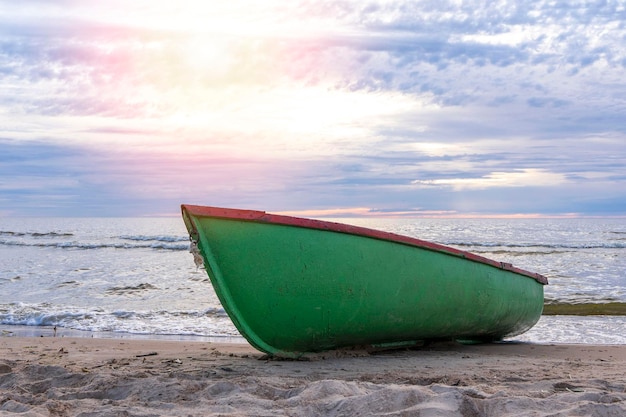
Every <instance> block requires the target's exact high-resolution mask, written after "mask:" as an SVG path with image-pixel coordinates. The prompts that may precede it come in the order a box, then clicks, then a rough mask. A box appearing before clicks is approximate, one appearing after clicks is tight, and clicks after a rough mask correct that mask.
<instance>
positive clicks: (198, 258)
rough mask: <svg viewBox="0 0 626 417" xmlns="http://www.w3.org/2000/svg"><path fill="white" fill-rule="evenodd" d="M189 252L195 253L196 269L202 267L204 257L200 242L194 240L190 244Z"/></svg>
mask: <svg viewBox="0 0 626 417" xmlns="http://www.w3.org/2000/svg"><path fill="white" fill-rule="evenodd" d="M189 252H190V253H191V254H192V255H193V263H194V264H196V270H198V269H200V268H202V267H203V266H204V259H202V255H201V254H200V250H199V249H198V244H197V242H196V241H195V240H192V241H191V243H190V244H189Z"/></svg>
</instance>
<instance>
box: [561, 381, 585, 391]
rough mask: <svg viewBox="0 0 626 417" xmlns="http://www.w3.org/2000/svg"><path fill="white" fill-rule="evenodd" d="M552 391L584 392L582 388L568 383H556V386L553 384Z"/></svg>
mask: <svg viewBox="0 0 626 417" xmlns="http://www.w3.org/2000/svg"><path fill="white" fill-rule="evenodd" d="M554 391H569V392H585V390H584V389H583V388H582V387H579V386H576V385H573V384H570V383H568V382H557V383H556V384H554Z"/></svg>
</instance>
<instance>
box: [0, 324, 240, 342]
mask: <svg viewBox="0 0 626 417" xmlns="http://www.w3.org/2000/svg"><path fill="white" fill-rule="evenodd" d="M55 327H56V326H25V325H8V324H3V325H0V338H1V337H59V338H64V337H75V338H96V339H130V340H172V341H197V342H211V343H242V344H247V343H248V342H247V341H246V339H245V338H244V337H243V336H200V335H185V334H153V333H126V332H113V331H88V330H77V329H69V328H66V327H56V329H55Z"/></svg>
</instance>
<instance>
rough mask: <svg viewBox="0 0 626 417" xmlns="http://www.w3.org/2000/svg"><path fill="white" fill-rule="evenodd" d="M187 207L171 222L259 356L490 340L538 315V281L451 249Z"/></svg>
mask: <svg viewBox="0 0 626 417" xmlns="http://www.w3.org/2000/svg"><path fill="white" fill-rule="evenodd" d="M194 207H197V206H183V217H184V219H185V223H186V225H187V228H188V230H189V232H190V236H191V238H192V240H193V241H194V242H196V244H197V247H198V250H199V252H200V253H201V255H202V258H203V261H204V265H205V268H206V270H207V273H208V275H209V277H210V279H211V282H212V284H213V287H214V289H215V292H216V294H217V296H218V298H219V299H220V301H221V303H222V305H223V307H224V309H225V310H226V312H227V313H228V315H229V316H230V318H231V319H232V321H233V322H234V324H235V326H236V327H237V329H238V330H239V331H240V333H241V334H242V335H243V336H244V337H245V338H246V339H247V340H248V341H249V342H250V343H251V344H252V345H253V346H254V347H256V348H257V349H259V350H261V351H264V352H267V353H269V354H273V355H279V356H290V357H293V356H299V355H300V354H302V353H305V352H316V351H323V350H328V349H336V348H341V347H347V346H359V345H376V344H393V343H403V342H413V341H420V340H430V339H442V338H448V339H453V338H454V339H469V340H485V341H487V340H499V339H502V338H504V337H509V336H514V335H517V334H520V333H523V332H525V331H526V330H528V329H529V328H531V327H532V326H533V325H534V324H535V323H536V322H537V320H538V319H539V317H540V315H541V312H542V309H543V282H540V280H537V279H533V278H532V277H529V276H527V275H523V274H520V273H518V272H517V271H514V270H509V269H504V268H498V267H496V266H494V264H495V263H494V264H490V263H484V262H481V261H480V259H479V260H472V259H467V258H468V257H467V256H465V253H462V252H461V253H460V254H459V251H454V250H451V251H452V252H448V251H445V250H439V249H440V248H435V249H433V248H431V247H423V245H417V246H416V245H414V244H408V243H406V242H401V241H396V240H389V239H387V237H388V236H387V234H383V235H384V237H385V238H379V237H372V236H369V235H363V234H358V233H357V234H354V233H347V232H345V231H336V230H332V229H334V227H333V226H332V225H333V224H332V223H325V222H316V223H315V224H316V225H318V226H319V225H320V224H321V225H322V226H324V225H330V226H328V227H315V228H312V227H304V226H301V225H298V224H280V223H277V222H275V221H264V220H259V219H258V218H257V219H248V218H237V216H235V217H232V216H230V215H231V214H232V212H231V211H229V212H228V213H227V214H228V216H226V217H220V216H218V215H214V214H213V215H207V212H206V211H205V212H203V211H202V210H197V209H196V210H194ZM252 213H263V212H252ZM239 214H241V213H239ZM229 216H230V217H229ZM239 217H241V216H239ZM277 217H280V218H284V216H277ZM292 219H294V218H292ZM329 229H330V230H329ZM356 229H358V230H357V232H358V231H359V230H361V229H359V228H356ZM375 236H376V235H375ZM409 241H410V239H409ZM418 242H421V241H418ZM468 255H469V254H468ZM503 265H505V264H503Z"/></svg>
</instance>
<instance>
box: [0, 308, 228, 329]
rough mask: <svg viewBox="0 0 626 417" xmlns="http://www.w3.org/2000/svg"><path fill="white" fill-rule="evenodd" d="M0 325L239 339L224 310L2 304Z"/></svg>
mask: <svg viewBox="0 0 626 417" xmlns="http://www.w3.org/2000/svg"><path fill="white" fill-rule="evenodd" d="M0 325H11V326H13V325H15V326H48V327H52V326H57V327H62V328H68V329H74V330H82V331H91V332H118V333H133V334H154V335H196V336H238V335H239V333H238V332H237V330H236V329H235V328H234V326H233V325H232V323H231V322H230V320H229V319H228V315H227V314H226V312H225V311H224V309H222V308H209V309H206V310H199V311H127V310H116V311H105V310H104V309H99V308H97V309H93V310H89V309H82V308H73V307H63V308H62V309H61V308H59V307H58V306H53V305H51V304H47V303H42V304H37V305H27V304H22V303H15V304H9V305H4V306H2V305H0Z"/></svg>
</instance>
